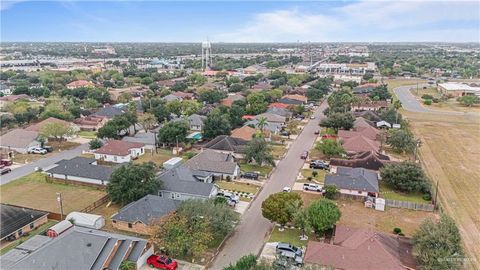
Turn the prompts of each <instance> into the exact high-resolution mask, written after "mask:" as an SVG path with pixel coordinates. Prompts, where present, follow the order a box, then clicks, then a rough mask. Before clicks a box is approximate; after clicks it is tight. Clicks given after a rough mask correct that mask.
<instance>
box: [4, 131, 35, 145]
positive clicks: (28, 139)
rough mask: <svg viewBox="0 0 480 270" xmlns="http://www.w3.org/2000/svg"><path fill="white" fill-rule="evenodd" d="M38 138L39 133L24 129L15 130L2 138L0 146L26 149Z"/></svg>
mask: <svg viewBox="0 0 480 270" xmlns="http://www.w3.org/2000/svg"><path fill="white" fill-rule="evenodd" d="M37 137H38V132H36V131H28V130H24V129H14V130H12V131H10V132H8V133H6V134H4V135H3V136H0V146H2V147H12V148H26V147H27V146H29V145H30V144H31V143H32V142H33V141H35V140H36V139H37Z"/></svg>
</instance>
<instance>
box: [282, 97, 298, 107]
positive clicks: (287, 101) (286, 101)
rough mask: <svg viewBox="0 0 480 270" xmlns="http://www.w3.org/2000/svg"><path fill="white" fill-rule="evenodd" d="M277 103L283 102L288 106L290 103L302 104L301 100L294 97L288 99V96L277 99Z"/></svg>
mask: <svg viewBox="0 0 480 270" xmlns="http://www.w3.org/2000/svg"><path fill="white" fill-rule="evenodd" d="M277 102H278V103H283V104H286V105H288V106H292V105H303V101H300V100H296V99H290V98H281V99H279V100H278V101H277Z"/></svg>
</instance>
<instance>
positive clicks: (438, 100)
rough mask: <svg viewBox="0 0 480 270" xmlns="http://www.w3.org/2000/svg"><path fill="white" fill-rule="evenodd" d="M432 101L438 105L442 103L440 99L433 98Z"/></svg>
mask: <svg viewBox="0 0 480 270" xmlns="http://www.w3.org/2000/svg"><path fill="white" fill-rule="evenodd" d="M432 101H433V103H438V102H440V99H439V98H433V99H432Z"/></svg>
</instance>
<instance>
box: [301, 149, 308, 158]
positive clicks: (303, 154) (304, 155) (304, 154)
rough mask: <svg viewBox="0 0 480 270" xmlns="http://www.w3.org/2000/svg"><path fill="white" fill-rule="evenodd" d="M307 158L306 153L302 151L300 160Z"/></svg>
mask: <svg viewBox="0 0 480 270" xmlns="http://www.w3.org/2000/svg"><path fill="white" fill-rule="evenodd" d="M307 157H308V151H303V153H302V155H300V158H301V159H307Z"/></svg>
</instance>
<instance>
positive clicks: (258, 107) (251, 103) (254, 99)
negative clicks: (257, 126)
mask: <svg viewBox="0 0 480 270" xmlns="http://www.w3.org/2000/svg"><path fill="white" fill-rule="evenodd" d="M267 105H268V103H267V102H266V100H265V96H264V95H263V94H262V93H258V92H254V93H251V94H250V95H248V96H247V107H246V111H247V113H248V114H255V115H256V114H260V113H263V112H265V111H266V110H267Z"/></svg>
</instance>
